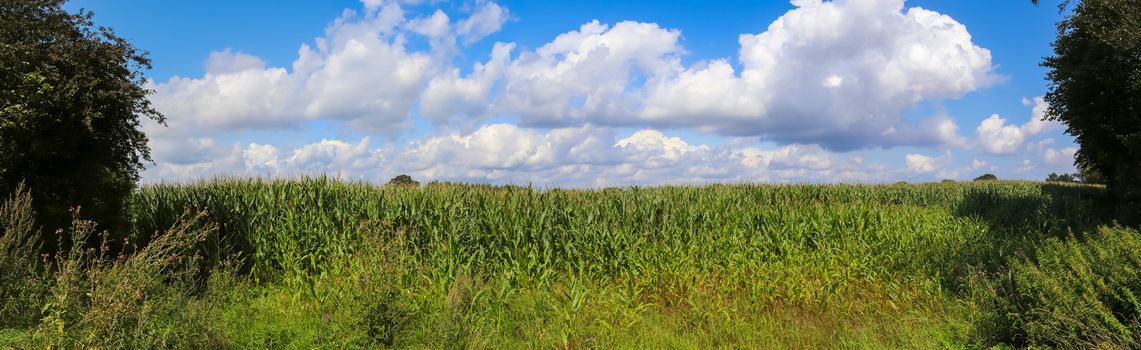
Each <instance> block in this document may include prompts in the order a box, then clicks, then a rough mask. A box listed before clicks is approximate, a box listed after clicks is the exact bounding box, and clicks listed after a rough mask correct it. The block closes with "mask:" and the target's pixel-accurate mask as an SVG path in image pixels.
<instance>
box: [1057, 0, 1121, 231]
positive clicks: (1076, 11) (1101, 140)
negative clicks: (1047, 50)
mask: <svg viewBox="0 0 1141 350" xmlns="http://www.w3.org/2000/svg"><path fill="white" fill-rule="evenodd" d="M1053 46H1054V55H1053V56H1051V57H1047V58H1046V59H1045V61H1044V62H1043V63H1042V65H1043V66H1044V67H1046V68H1048V69H1049V72H1048V73H1047V78H1048V79H1049V80H1050V89H1049V91H1048V92H1047V93H1046V96H1045V100H1046V102H1047V103H1048V104H1049V105H1050V107H1049V110H1048V111H1047V116H1048V118H1049V119H1051V120H1058V121H1061V122H1063V123H1064V124H1066V127H1067V129H1066V132H1067V133H1069V134H1070V135H1073V136H1074V138H1075V140H1076V141H1077V143H1078V145H1080V148H1079V149H1078V151H1077V154H1076V156H1075V165H1076V166H1077V167H1078V168H1079V169H1087V170H1086V171H1088V172H1090V173H1092V174H1100V175H1101V176H1103V177H1104V180H1105V181H1106V185H1107V186H1108V190H1109V193H1110V195H1111V197H1112V199H1113V200H1114V204H1115V207H1116V211H1117V217H1118V219H1119V220H1121V221H1122V222H1123V223H1125V224H1138V223H1141V183H1139V182H1137V180H1136V179H1138V178H1139V177H1141V1H1138V0H1083V1H1079V2H1077V4H1076V5H1074V6H1073V10H1072V11H1071V12H1070V13H1069V15H1068V16H1067V17H1066V18H1064V19H1063V20H1062V21H1060V22H1059V23H1058V37H1057V39H1056V40H1055V41H1054V44H1053Z"/></svg>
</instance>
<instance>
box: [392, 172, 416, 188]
mask: <svg viewBox="0 0 1141 350" xmlns="http://www.w3.org/2000/svg"><path fill="white" fill-rule="evenodd" d="M388 184H389V185H396V186H412V187H418V186H420V182H418V181H416V180H413V179H412V177H411V176H408V175H404V174H401V175H396V177H394V178H392V180H388Z"/></svg>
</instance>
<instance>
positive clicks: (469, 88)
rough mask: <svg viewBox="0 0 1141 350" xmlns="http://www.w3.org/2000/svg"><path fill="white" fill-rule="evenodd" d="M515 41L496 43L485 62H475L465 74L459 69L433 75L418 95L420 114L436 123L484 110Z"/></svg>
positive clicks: (484, 111) (478, 114)
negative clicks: (469, 71) (463, 75)
mask: <svg viewBox="0 0 1141 350" xmlns="http://www.w3.org/2000/svg"><path fill="white" fill-rule="evenodd" d="M514 48H515V44H504V43H496V44H495V46H494V47H493V48H492V50H491V59H490V60H488V62H487V63H482V64H480V63H477V64H476V65H475V67H474V68H473V69H472V73H471V74H469V75H468V77H466V78H461V77H460V72H459V69H454V68H453V69H450V70H448V71H447V72H445V73H442V74H440V75H437V76H435V77H434V78H432V80H431V81H430V82H428V87H427V89H426V90H425V91H424V94H423V96H421V98H420V115H421V116H423V117H424V118H428V119H429V120H432V121H433V122H435V123H436V124H437V125H446V124H448V123H449V122H450V121H451V120H452V119H461V118H463V117H474V116H480V115H483V114H484V113H486V112H487V110H488V103H487V99H488V97H489V96H490V95H491V89H492V86H493V85H494V84H495V82H496V80H498V79H499V78H500V77H501V76H502V75H503V71H504V69H505V68H506V66H507V64H508V61H509V60H510V57H509V55H510V54H511V50H512V49H514Z"/></svg>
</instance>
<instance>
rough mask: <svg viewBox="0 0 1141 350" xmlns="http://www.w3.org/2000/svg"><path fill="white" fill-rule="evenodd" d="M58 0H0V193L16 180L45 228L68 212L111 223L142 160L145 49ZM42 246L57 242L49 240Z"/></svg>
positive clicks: (145, 155)
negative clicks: (27, 192)
mask: <svg viewBox="0 0 1141 350" xmlns="http://www.w3.org/2000/svg"><path fill="white" fill-rule="evenodd" d="M63 2H64V1H63V0H0V193H13V192H14V190H15V189H16V187H17V184H19V183H21V182H24V183H25V184H26V185H27V187H28V188H30V189H32V196H33V198H34V199H35V201H34V203H35V209H36V212H37V214H38V217H39V222H40V224H41V225H44V228H45V232H54V230H55V229H56V228H66V226H67V225H68V223H70V221H71V216H70V215H71V214H70V212H69V209H70V208H71V207H72V206H74V205H79V206H81V207H83V213H84V216H85V217H88V218H92V219H96V220H99V222H100V223H101V224H103V225H104V227H118V226H119V222H120V219H121V214H122V206H123V201H124V199H125V198H126V197H127V196H128V195H129V194H130V193H131V191H132V190H133V189H134V186H135V182H136V180H137V179H138V173H139V171H140V170H141V169H142V167H143V163H142V162H143V161H149V160H150V156H149V149H148V147H147V138H146V136H145V135H144V134H143V133H142V131H141V130H140V119H145V118H149V119H152V120H155V121H158V122H160V123H161V122H163V117H162V115H161V114H159V113H158V112H157V111H155V109H154V108H152V107H151V104H150V102H149V101H148V100H147V98H146V97H147V94H149V93H150V91H149V90H147V89H146V88H145V87H144V86H145V80H144V77H143V75H142V72H143V70H144V69H147V68H149V67H150V61H149V60H148V59H147V58H146V55H145V53H144V52H141V51H139V50H137V49H136V48H134V47H133V46H131V44H130V43H128V42H127V41H126V40H124V39H122V38H120V37H118V36H116V35H115V33H114V32H112V31H111V30H110V29H108V28H106V27H96V26H94V25H93V24H92V22H91V17H92V14H91V12H89V11H80V12H78V13H68V12H66V11H65V10H63V8H62V3H63ZM47 243H49V244H51V243H55V242H50V241H49V242H47Z"/></svg>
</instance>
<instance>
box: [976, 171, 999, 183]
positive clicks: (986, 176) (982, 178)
mask: <svg viewBox="0 0 1141 350" xmlns="http://www.w3.org/2000/svg"><path fill="white" fill-rule="evenodd" d="M994 180H998V176H994V174H990V173H987V174H982V175H979V177H976V178H975V181H994Z"/></svg>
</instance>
